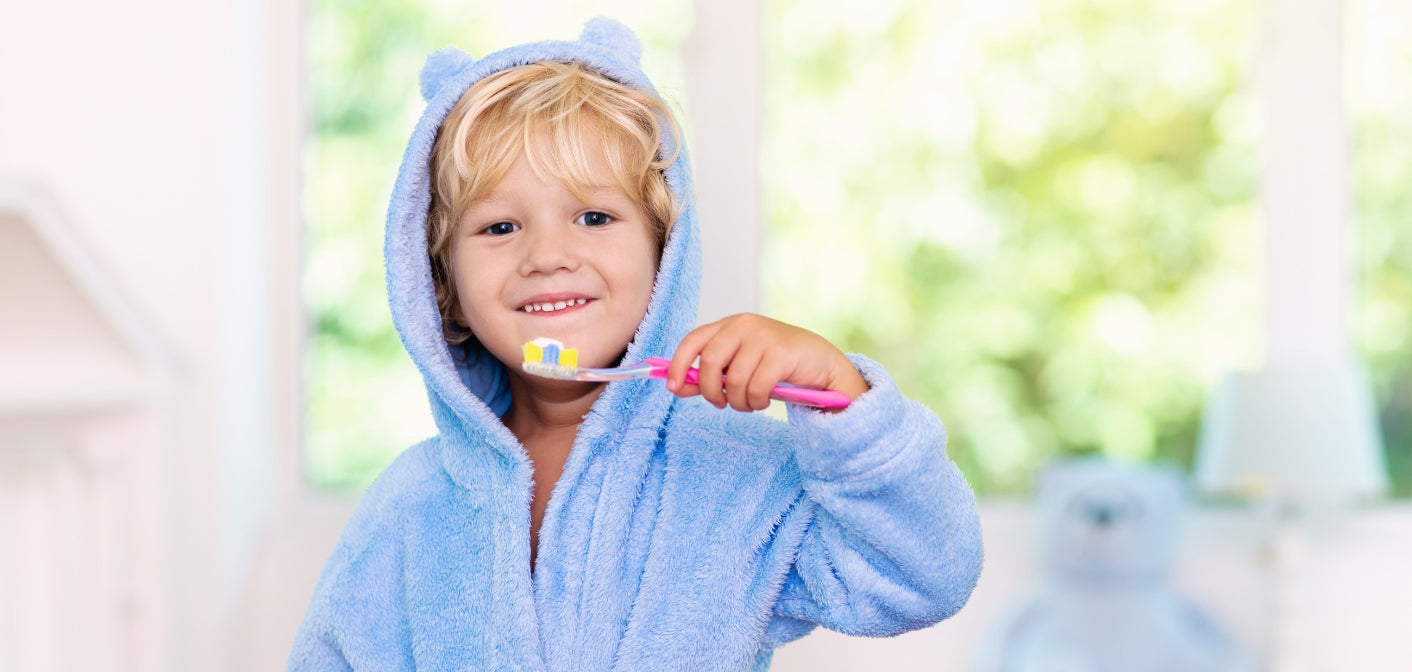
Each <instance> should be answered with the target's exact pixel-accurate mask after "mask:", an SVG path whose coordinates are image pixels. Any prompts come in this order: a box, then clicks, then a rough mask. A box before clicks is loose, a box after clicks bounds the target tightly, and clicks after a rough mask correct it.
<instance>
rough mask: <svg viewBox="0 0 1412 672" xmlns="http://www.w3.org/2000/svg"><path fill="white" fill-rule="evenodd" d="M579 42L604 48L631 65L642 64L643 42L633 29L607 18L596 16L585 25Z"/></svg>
mask: <svg viewBox="0 0 1412 672" xmlns="http://www.w3.org/2000/svg"><path fill="white" fill-rule="evenodd" d="M579 41H580V42H583V43H585V44H592V45H595V46H599V47H603V48H604V49H607V50H608V51H611V52H614V53H616V54H618V55H620V56H622V57H623V58H624V59H625V60H627V61H628V62H629V63H633V64H635V65H640V64H641V63H642V41H640V40H638V39H637V35H636V34H635V33H633V32H632V29H631V28H628V27H627V26H625V25H623V24H622V23H619V22H617V21H614V20H613V19H610V18H608V17H606V16H596V17H594V18H591V19H589V20H588V23H585V24H583V32H582V33H580V34H579Z"/></svg>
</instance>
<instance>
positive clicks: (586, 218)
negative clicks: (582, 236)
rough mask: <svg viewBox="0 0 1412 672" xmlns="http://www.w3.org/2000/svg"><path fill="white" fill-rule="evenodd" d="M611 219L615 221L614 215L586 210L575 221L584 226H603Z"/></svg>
mask: <svg viewBox="0 0 1412 672" xmlns="http://www.w3.org/2000/svg"><path fill="white" fill-rule="evenodd" d="M611 221H613V217H612V215H609V214H608V213H605V212H585V213H583V214H582V215H579V218H578V219H576V220H574V222H575V223H577V224H583V225H584V226H603V225H604V224H607V223H609V222H611Z"/></svg>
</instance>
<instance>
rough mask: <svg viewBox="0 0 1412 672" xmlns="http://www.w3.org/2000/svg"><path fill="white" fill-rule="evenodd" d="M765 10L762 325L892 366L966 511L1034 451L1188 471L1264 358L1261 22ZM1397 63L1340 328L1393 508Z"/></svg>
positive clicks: (1409, 393)
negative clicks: (972, 490) (943, 448)
mask: <svg viewBox="0 0 1412 672" xmlns="http://www.w3.org/2000/svg"><path fill="white" fill-rule="evenodd" d="M1383 4H1389V3H1386V2H1384V3H1383ZM767 7H768V12H769V18H768V20H767V24H766V25H767V28H768V33H767V44H769V45H770V46H769V51H768V53H769V76H768V81H769V82H770V84H771V85H770V86H769V87H768V89H767V90H768V104H767V119H766V125H765V133H764V137H765V154H766V156H765V159H764V171H763V172H764V175H765V179H766V180H767V184H766V189H765V193H766V195H767V199H768V203H767V208H768V212H769V222H770V228H769V238H768V244H767V248H766V249H767V251H766V258H765V260H764V264H763V269H764V272H765V273H766V276H767V277H766V282H765V286H766V291H767V298H768V301H769V309H770V311H771V312H772V313H774V314H776V315H777V316H780V317H781V318H783V319H786V320H789V321H794V322H798V323H801V324H804V325H806V326H809V327H811V328H814V329H815V330H817V331H820V332H822V333H824V334H826V335H828V336H829V337H831V338H832V339H833V340H834V341H835V342H837V343H840V344H842V345H843V346H844V347H845V349H847V350H856V351H861V352H866V353H870V354H873V355H874V356H876V357H877V358H878V359H880V360H882V361H883V363H884V364H886V365H888V367H889V369H890V371H891V372H892V373H893V375H894V376H895V377H896V378H897V379H898V382H899V384H900V385H901V386H902V388H903V389H904V391H906V392H908V393H910V394H911V395H912V396H914V397H916V398H918V399H920V400H922V401H923V402H925V403H927V404H928V405H930V406H931V407H932V408H934V409H935V410H936V411H937V412H938V414H939V415H941V417H942V418H943V419H944V420H945V421H947V423H948V426H949V428H950V431H951V443H950V448H949V450H950V454H951V455H952V457H953V458H954V459H956V460H957V461H958V463H959V464H960V465H961V466H962V468H963V469H964V470H965V472H966V474H967V476H968V477H969V478H970V480H971V482H972V484H973V485H975V486H976V487H977V489H978V490H979V491H980V492H984V493H1015V492H1020V491H1022V490H1024V489H1025V488H1026V486H1027V485H1028V483H1029V482H1030V479H1031V478H1032V475H1033V471H1034V469H1035V468H1036V467H1037V466H1038V465H1040V464H1042V463H1043V462H1044V461H1045V460H1046V459H1048V458H1049V457H1051V456H1053V455H1056V454H1064V453H1096V452H1101V453H1105V454H1108V455H1111V456H1114V457H1118V458H1124V459H1133V460H1148V459H1154V458H1160V459H1169V460H1174V461H1176V462H1178V463H1181V464H1189V463H1190V459H1191V455H1192V451H1193V449H1194V446H1195V442H1196V432H1197V428H1198V425H1199V421H1200V414H1201V411H1202V407H1203V405H1204V402H1205V398H1206V394H1207V393H1208V391H1209V390H1210V389H1211V387H1212V386H1213V385H1214V383H1215V382H1216V381H1217V379H1218V378H1219V377H1220V376H1221V375H1222V373H1223V372H1225V371H1226V370H1229V369H1232V368H1241V367H1251V366H1254V365H1257V364H1258V363H1259V361H1260V359H1261V357H1262V356H1263V353H1262V352H1260V350H1259V348H1260V335H1261V334H1260V329H1262V328H1263V326H1262V324H1261V318H1260V300H1261V297H1260V295H1259V293H1260V284H1259V283H1260V282H1261V279H1260V265H1259V259H1258V256H1259V253H1260V249H1259V236H1260V235H1261V233H1262V232H1261V230H1260V222H1259V211H1258V206H1257V203H1256V195H1255V189H1256V184H1255V178H1256V170H1257V165H1258V154H1257V143H1258V141H1259V137H1258V136H1259V130H1260V129H1259V119H1260V112H1259V108H1258V107H1257V103H1256V102H1255V100H1254V97H1253V96H1254V92H1253V91H1252V90H1251V86H1252V69H1253V64H1254V58H1255V52H1254V50H1255V49H1256V47H1257V38H1258V37H1259V35H1258V33H1257V28H1258V27H1259V23H1258V20H1259V18H1260V17H1259V15H1258V12H1259V11H1261V10H1262V9H1263V6H1262V5H1259V4H1258V3H1254V2H1248V1H1246V0H1230V1H1226V0H1221V1H1217V0H1206V1H1186V0H1183V1H1150V0H1098V1H1094V0H1043V1H1036V0H998V1H997V2H988V3H974V2H962V1H960V0H955V1H948V2H934V1H932V0H892V1H889V2H882V3H868V4H867V5H866V6H863V5H858V4H856V3H848V2H833V3H819V2H814V1H805V0H772V1H771V2H769V3H767ZM1369 14H1370V15H1374V14H1376V12H1369ZM1403 14H1405V12H1403ZM1376 15H1377V16H1381V17H1386V16H1388V15H1387V14H1385V13H1384V14H1376ZM1404 25H1405V24H1404ZM1391 42H1396V40H1392V41H1391ZM1401 44H1402V45H1403V51H1402V52H1401V54H1402V55H1401V56H1400V59H1401V60H1397V59H1395V58H1392V57H1393V56H1395V54H1391V53H1382V54H1378V55H1375V56H1369V58H1371V59H1374V60H1384V61H1385V60H1387V59H1390V58H1391V59H1392V60H1391V62H1393V63H1400V64H1401V65H1402V68H1401V69H1400V70H1394V71H1393V72H1395V73H1398V74H1401V75H1402V79H1400V80H1398V79H1395V78H1393V77H1391V76H1389V77H1387V78H1386V81H1383V82H1382V84H1383V85H1384V87H1391V88H1393V89H1400V91H1401V94H1400V95H1401V98H1399V99H1398V100H1399V101H1400V102H1401V105H1400V106H1399V105H1387V106H1386V107H1385V108H1384V109H1382V110H1380V112H1379V113H1378V114H1374V115H1372V116H1371V117H1370V116H1368V115H1364V117H1362V118H1360V126H1359V128H1360V135H1361V137H1362V138H1363V139H1364V142H1362V143H1360V149H1361V150H1362V151H1363V155H1362V156H1361V158H1360V163H1359V164H1358V166H1359V171H1360V190H1359V197H1360V201H1359V203H1360V206H1361V207H1362V209H1363V210H1364V217H1363V222H1362V224H1363V226H1364V227H1365V228H1366V229H1367V232H1366V234H1365V243H1366V244H1365V246H1364V267H1363V268H1364V273H1363V275H1364V277H1365V282H1366V289H1367V291H1366V292H1365V294H1364V297H1363V304H1362V305H1363V308H1364V310H1363V315H1362V319H1361V320H1360V322H1359V326H1360V334H1361V335H1362V337H1363V338H1362V341H1361V342H1362V344H1363V346H1364V347H1363V350H1364V353H1365V356H1366V357H1368V358H1369V360H1370V362H1371V364H1372V366H1373V368H1374V371H1375V377H1376V378H1377V380H1378V382H1379V384H1380V389H1381V390H1382V391H1383V392H1384V396H1383V398H1384V399H1385V400H1386V401H1385V402H1384V404H1385V407H1386V412H1385V423H1384V426H1385V430H1386V433H1387V439H1388V443H1389V452H1390V454H1391V455H1392V462H1393V467H1394V471H1395V474H1400V475H1401V476H1402V479H1401V483H1402V484H1403V485H1402V487H1404V488H1406V487H1407V486H1408V485H1409V483H1408V482H1409V480H1412V479H1410V478H1408V477H1409V476H1412V474H1409V473H1408V467H1409V464H1408V461H1407V455H1408V454H1409V453H1412V445H1409V444H1412V426H1409V422H1408V420H1406V419H1407V418H1412V363H1409V362H1412V357H1409V355H1412V352H1410V351H1409V349H1408V346H1407V345H1405V344H1404V343H1405V342H1406V341H1407V340H1408V339H1406V332H1407V331H1408V327H1409V324H1412V319H1410V318H1409V306H1412V292H1409V289H1410V288H1409V283H1408V277H1409V274H1408V270H1409V269H1412V261H1409V260H1412V253H1409V250H1412V237H1410V236H1409V235H1408V234H1407V233H1406V231H1407V230H1408V228H1409V227H1407V226H1405V225H1403V226H1398V225H1397V224H1395V222H1396V221H1397V220H1398V219H1399V218H1402V219H1404V220H1405V219H1406V217H1407V214H1406V213H1408V212H1409V207H1408V206H1409V205H1412V203H1409V202H1408V196H1407V190H1406V189H1405V188H1401V187H1400V186H1399V185H1398V181H1399V180H1401V181H1403V182H1405V179H1404V178H1402V174H1403V173H1405V165H1406V159H1405V157H1406V156H1409V153H1408V152H1407V151H1406V149H1407V146H1408V129H1409V125H1408V124H1407V122H1405V121H1402V119H1405V118H1406V115H1405V114H1403V115H1401V116H1400V117H1399V116H1398V115H1396V114H1394V112H1395V111H1396V110H1398V109H1400V110H1404V111H1405V110H1406V109H1408V105H1407V99H1408V97H1409V95H1412V92H1410V91H1409V87H1407V86H1406V84H1405V82H1407V81H1409V80H1408V78H1407V77H1406V74H1407V68H1406V64H1407V59H1406V54H1407V46H1408V45H1412V39H1409V36H1408V35H1407V34H1406V32H1404V33H1403V34H1402V38H1401ZM1384 46H1386V45H1384ZM1393 138H1395V139H1396V140H1397V141H1398V142H1397V143H1391V144H1382V143H1383V141H1384V140H1390V139H1393ZM1379 144H1382V146H1378V145H1379ZM1398 148H1401V150H1400V151H1399V149H1398ZM821 269H827V271H826V272H825V271H822V270H821ZM1389 393H1390V394H1389ZM1399 423H1400V424H1399Z"/></svg>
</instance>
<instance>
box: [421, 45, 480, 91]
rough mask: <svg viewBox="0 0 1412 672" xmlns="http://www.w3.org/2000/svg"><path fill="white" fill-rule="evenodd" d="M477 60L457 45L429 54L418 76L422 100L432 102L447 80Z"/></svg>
mask: <svg viewBox="0 0 1412 672" xmlns="http://www.w3.org/2000/svg"><path fill="white" fill-rule="evenodd" d="M473 62H475V59H474V58H471V55H470V54H468V53H466V52H464V51H461V50H460V49H457V48H455V47H446V48H445V49H440V50H438V51H435V52H432V54H431V55H430V56H427V62H426V64H425V65H423V66H422V72H421V74H420V75H418V76H417V84H418V85H419V87H420V88H421V91H422V100H424V101H427V102H431V99H432V98H435V97H436V94H437V92H439V91H441V87H442V86H444V85H445V84H446V80H448V79H451V78H452V77H454V76H455V75H457V74H459V73H461V72H462V71H464V70H465V69H466V68H468V67H470V66H471V63H473Z"/></svg>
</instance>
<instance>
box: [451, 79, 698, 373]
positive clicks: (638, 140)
mask: <svg viewBox="0 0 1412 672" xmlns="http://www.w3.org/2000/svg"><path fill="white" fill-rule="evenodd" d="M663 122H666V124H667V125H668V126H669V130H670V133H671V139H672V143H671V146H672V147H673V148H676V147H679V146H680V145H679V143H678V142H677V140H678V138H679V137H680V136H679V133H678V127H677V123H676V120H675V119H674V118H673V116H672V114H671V111H670V110H668V109H667V107H666V106H665V105H663V104H662V102H661V101H659V100H657V99H656V98H655V97H653V96H652V95H651V94H650V93H647V92H645V91H640V90H638V89H635V88H632V87H630V86H626V85H624V84H621V83H619V82H616V81H613V80H611V79H609V78H607V77H605V76H603V75H602V74H599V73H598V72H595V71H593V70H590V69H588V68H587V67H585V66H583V65H581V64H579V63H576V62H567V63H561V62H556V61H542V62H538V63H532V64H529V65H523V66H519V67H515V68H510V69H508V70H503V71H501V72H498V73H495V74H493V75H491V76H489V77H486V78H485V79H482V80H480V81H479V82H476V84H475V85H473V86H471V88H470V89H468V90H467V91H466V93H465V94H463V95H462V96H461V99H460V100H459V101H458V102H457V103H456V105H455V106H454V107H452V108H451V111H450V112H449V113H448V114H447V115H446V119H445V120H443V121H442V122H441V128H440V129H439V130H438V131H437V135H436V144H435V145H434V146H433V147H432V153H431V159H430V166H429V168H430V170H431V207H430V209H429V212H428V213H427V254H428V256H429V257H430V258H431V271H432V284H433V286H434V287H435V288H436V304H437V307H438V308H439V309H440V311H441V323H442V333H443V335H444V336H445V338H446V341H447V342H448V343H451V344H453V345H460V344H463V343H465V342H466V341H468V340H470V339H471V337H472V334H471V332H470V330H469V329H467V328H466V327H464V326H462V325H461V324H459V323H458V316H459V315H460V306H459V299H458V298H457V295H456V285H455V282H454V280H453V276H452V268H453V266H452V259H451V255H452V252H453V251H454V246H455V245H454V243H455V240H456V228H457V227H456V223H457V222H458V221H460V219H461V216H462V215H463V214H465V212H466V210H467V209H468V208H469V207H470V205H471V204H472V203H475V202H476V201H477V200H478V199H482V198H485V197H486V196H488V195H489V194H490V192H491V191H492V190H493V189H494V188H495V186H496V185H497V184H499V183H500V180H501V179H502V178H503V177H504V176H505V173H507V172H508V171H509V170H510V167H511V166H512V165H514V163H515V160H516V159H517V158H519V156H520V154H521V153H523V154H524V155H525V159H526V160H527V161H528V163H529V166H530V168H531V169H532V170H533V171H534V172H535V174H536V175H539V176H541V177H542V176H544V175H545V174H546V173H547V174H549V175H551V176H553V177H555V178H557V179H559V180H560V181H562V182H564V184H565V185H566V186H568V188H569V189H570V191H572V192H573V193H574V195H575V196H577V197H579V198H580V199H584V200H587V199H586V197H585V192H587V191H588V190H589V189H590V188H591V187H593V186H596V185H594V184H593V180H592V176H591V170H590V164H589V156H591V155H590V154H589V153H586V152H585V148H584V147H583V146H582V145H581V143H580V142H579V139H580V138H582V137H584V136H583V134H584V133H586V132H590V131H591V132H593V133H594V135H596V136H597V138H598V140H599V143H600V144H599V149H600V150H601V151H602V154H603V157H604V158H605V159H606V161H607V164H608V167H609V170H610V171H611V172H612V173H613V176H614V178H615V180H616V181H617V186H618V188H619V189H621V190H622V192H623V193H624V194H625V195H627V196H628V197H630V198H632V199H634V200H635V201H636V202H638V203H640V204H641V205H642V209H643V212H644V213H645V214H646V215H647V217H648V220H649V221H650V222H651V223H652V227H653V232H654V234H655V236H656V240H657V251H658V253H659V254H660V253H661V251H662V248H663V247H664V246H665V245H666V241H667V235H668V234H669V233H670V231H671V227H672V224H673V222H675V221H676V218H677V215H678V207H679V204H678V203H677V202H676V199H674V198H673V197H672V193H671V190H670V189H668V188H667V180H666V169H667V167H668V166H670V165H671V163H672V162H673V161H675V160H676V153H677V151H678V150H675V149H674V151H673V154H672V156H669V157H664V156H662V153H661V151H660V147H661V144H662V140H663V130H664V129H663ZM541 154H543V155H541Z"/></svg>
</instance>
